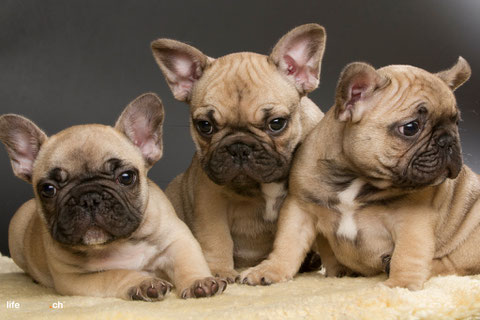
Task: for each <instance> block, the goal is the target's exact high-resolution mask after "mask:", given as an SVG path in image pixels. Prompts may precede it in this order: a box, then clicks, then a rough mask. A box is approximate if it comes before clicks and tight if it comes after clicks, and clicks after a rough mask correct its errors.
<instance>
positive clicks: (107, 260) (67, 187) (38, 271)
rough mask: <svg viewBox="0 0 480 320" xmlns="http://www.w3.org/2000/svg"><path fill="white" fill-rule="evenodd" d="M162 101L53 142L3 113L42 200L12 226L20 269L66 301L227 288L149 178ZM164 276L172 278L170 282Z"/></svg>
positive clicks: (4, 128) (6, 131) (1, 136)
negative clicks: (76, 297) (71, 297)
mask: <svg viewBox="0 0 480 320" xmlns="http://www.w3.org/2000/svg"><path fill="white" fill-rule="evenodd" d="M163 114H164V112H163V105H162V103H161V101H160V99H159V98H158V97H157V96H156V95H155V94H152V93H147V94H144V95H142V96H140V97H138V98H137V99H135V100H134V101H133V102H131V103H130V105H128V106H127V108H126V109H125V110H124V111H123V113H122V115H121V116H120V118H119V119H118V121H117V123H116V125H115V128H112V127H110V126H104V125H98V124H92V125H81V126H74V127H71V128H68V129H66V130H63V131H61V132H60V133H58V134H56V135H53V136H51V137H49V138H48V137H47V136H46V135H45V133H43V131H42V130H40V129H39V128H38V127H37V126H36V125H35V124H34V123H32V122H31V121H29V120H27V119H25V118H24V117H21V116H18V115H14V114H7V115H3V116H1V117H0V141H2V142H3V143H4V144H5V147H6V149H7V151H8V154H9V156H10V159H11V163H12V167H13V171H14V173H15V175H16V176H18V177H19V178H21V179H23V180H25V181H27V182H29V183H31V184H32V186H33V191H34V194H35V198H34V199H32V200H29V201H28V202H26V203H25V204H24V205H22V207H20V209H19V210H18V211H17V212H16V214H15V215H14V217H13V218H12V221H11V223H10V227H9V247H10V253H11V255H12V258H13V260H14V261H15V263H16V264H17V265H18V266H19V267H20V268H22V269H23V270H24V271H25V272H26V273H28V274H29V275H30V276H31V277H32V278H33V279H34V280H35V281H37V282H39V283H41V284H42V285H44V286H47V287H53V288H55V290H56V291H57V292H59V293H60V294H64V295H84V296H97V297H117V298H122V299H127V300H132V299H133V300H145V301H155V300H162V299H163V298H164V296H165V295H166V294H167V293H168V292H169V291H170V289H171V288H172V285H171V284H170V283H169V282H168V281H166V280H164V279H169V280H170V281H172V282H173V283H174V285H175V286H176V289H177V293H178V294H179V295H180V296H181V297H182V298H190V297H206V296H211V295H214V294H218V293H221V292H223V290H224V289H225V287H226V281H225V280H220V279H217V278H214V277H212V276H211V273H210V270H209V269H208V265H207V263H206V261H205V258H204V257H203V255H202V251H201V248H200V246H199V244H198V242H197V241H196V240H195V238H194V237H193V235H192V234H191V232H190V230H189V229H188V227H187V226H186V225H185V224H184V223H183V222H182V221H181V220H180V219H179V218H178V217H177V215H176V214H175V211H174V209H173V207H172V205H171V203H170V202H169V200H168V199H167V197H166V196H165V195H164V193H163V192H162V191H161V190H160V188H158V186H156V185H155V184H154V183H153V182H152V181H151V180H149V179H148V178H147V172H148V170H149V169H150V167H151V166H152V165H153V164H154V163H155V162H156V161H158V160H159V159H160V158H161V156H162V124H163V118H164V116H163ZM166 277H167V278H166Z"/></svg>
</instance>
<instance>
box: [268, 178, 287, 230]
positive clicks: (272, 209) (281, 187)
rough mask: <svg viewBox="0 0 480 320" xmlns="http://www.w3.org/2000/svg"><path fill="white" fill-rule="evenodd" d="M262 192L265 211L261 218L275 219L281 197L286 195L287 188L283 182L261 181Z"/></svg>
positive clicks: (281, 200)
mask: <svg viewBox="0 0 480 320" xmlns="http://www.w3.org/2000/svg"><path fill="white" fill-rule="evenodd" d="M262 193H263V197H264V199H265V213H264V214H263V218H264V219H265V220H267V221H271V222H273V221H275V220H277V218H278V211H279V210H280V207H281V204H282V202H283V199H284V198H285V196H286V195H287V189H286V188H285V183H283V182H273V183H263V184H262Z"/></svg>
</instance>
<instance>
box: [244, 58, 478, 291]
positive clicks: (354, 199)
mask: <svg viewBox="0 0 480 320" xmlns="http://www.w3.org/2000/svg"><path fill="white" fill-rule="evenodd" d="M470 73H471V71H470V67H469V65H468V63H467V62H466V61H465V60H464V59H463V58H459V60H458V62H457V63H456V65H454V66H453V67H452V68H451V69H449V70H446V71H443V72H440V73H437V74H432V73H429V72H427V71H425V70H422V69H419V68H416V67H413V66H404V65H394V66H387V67H384V68H381V69H378V70H375V69H374V68H373V67H371V66H370V65H368V64H365V63H353V64H350V65H349V66H347V67H346V68H345V69H344V71H343V72H342V74H341V77H340V80H339V83H338V87H337V93H336V102H335V105H334V106H333V107H332V108H331V109H330V110H329V112H328V113H327V114H326V115H325V118H324V119H323V120H322V121H321V122H320V123H319V125H318V126H317V127H316V128H315V129H314V130H312V132H311V134H310V135H309V136H308V137H307V139H306V140H305V142H304V143H303V144H302V146H301V147H300V149H299V150H298V153H297V155H296V158H295V160H294V164H293V167H292V172H291V176H290V190H289V195H288V196H287V199H286V200H285V204H284V206H283V207H282V210H281V212H280V217H279V230H278V233H277V237H276V240H275V244H274V250H273V252H272V253H271V254H270V256H269V258H268V259H267V260H265V261H263V262H262V263H261V264H260V265H259V266H257V267H254V268H251V269H249V270H246V271H245V272H244V273H243V274H242V275H241V277H242V280H244V281H245V282H247V283H249V284H252V285H255V284H269V283H272V282H278V281H285V280H287V279H290V278H292V277H293V275H294V274H295V273H296V271H297V269H298V267H299V266H300V263H301V261H302V258H303V256H304V255H305V253H306V252H307V250H308V249H309V248H310V246H311V245H312V243H314V240H315V239H316V238H317V236H318V240H317V246H318V248H319V250H320V255H321V258H322V262H323V264H324V266H325V267H326V274H327V276H340V275H345V274H348V273H351V272H355V273H359V274H362V275H366V276H369V275H375V274H378V273H381V272H386V273H388V274H389V279H388V280H387V281H386V282H385V284H386V285H388V286H391V287H397V286H398V287H406V288H409V289H413V290H415V289H420V288H422V287H423V284H424V282H425V281H426V280H427V279H428V278H429V277H431V276H434V275H438V274H459V275H467V274H475V273H479V272H480V250H478V244H479V243H480V232H479V231H480V230H479V225H480V201H479V200H478V199H479V196H480V179H479V176H478V175H477V174H475V173H473V172H472V171H471V170H470V169H469V168H468V167H467V166H465V165H463V164H462V155H461V147H460V141H459V134H458V121H459V110H458V108H457V105H456V100H455V97H454V94H453V90H455V89H456V88H458V87H459V86H460V85H462V84H463V83H464V82H465V81H466V80H467V79H468V78H469V77H470ZM318 141H323V143H318Z"/></svg>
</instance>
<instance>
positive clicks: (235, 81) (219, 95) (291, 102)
mask: <svg viewBox="0 0 480 320" xmlns="http://www.w3.org/2000/svg"><path fill="white" fill-rule="evenodd" d="M299 99H300V97H299V95H298V93H297V91H296V90H295V88H294V86H293V85H290V84H289V83H288V81H287V80H286V79H285V78H284V77H283V76H282V75H281V74H280V73H279V72H278V71H277V68H276V66H275V65H274V64H273V63H271V62H269V61H268V57H267V56H264V55H260V54H255V53H249V52H243V53H234V54H230V55H227V56H224V57H221V58H219V59H217V60H215V61H214V62H213V63H212V65H211V66H210V67H209V68H208V69H207V70H206V71H205V73H204V75H203V76H202V78H201V79H200V80H199V81H198V84H197V85H196V86H195V89H194V92H193V96H192V102H191V106H192V115H193V116H194V117H195V116H198V114H207V113H210V114H212V112H213V113H214V115H215V116H219V117H220V118H223V120H224V121H226V122H235V121H240V122H241V121H245V122H254V121H257V120H258V118H260V117H262V116H263V112H264V111H261V110H263V109H268V110H270V112H279V113H282V112H283V113H289V112H291V110H292V109H293V108H295V107H296V105H297V104H298V102H299ZM212 110H213V111H212ZM221 110H223V111H224V112H223V114H220V112H219V111H221Z"/></svg>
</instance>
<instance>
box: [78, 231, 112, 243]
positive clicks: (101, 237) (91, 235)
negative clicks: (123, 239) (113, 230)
mask: <svg viewBox="0 0 480 320" xmlns="http://www.w3.org/2000/svg"><path fill="white" fill-rule="evenodd" d="M110 239H112V236H111V235H110V234H109V233H108V232H106V231H105V230H103V229H101V228H99V227H96V226H93V227H90V228H88V230H87V231H86V232H85V235H84V236H83V239H82V240H83V241H82V242H83V244H84V245H87V246H93V245H101V244H105V243H107V242H108V241H109V240H110Z"/></svg>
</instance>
